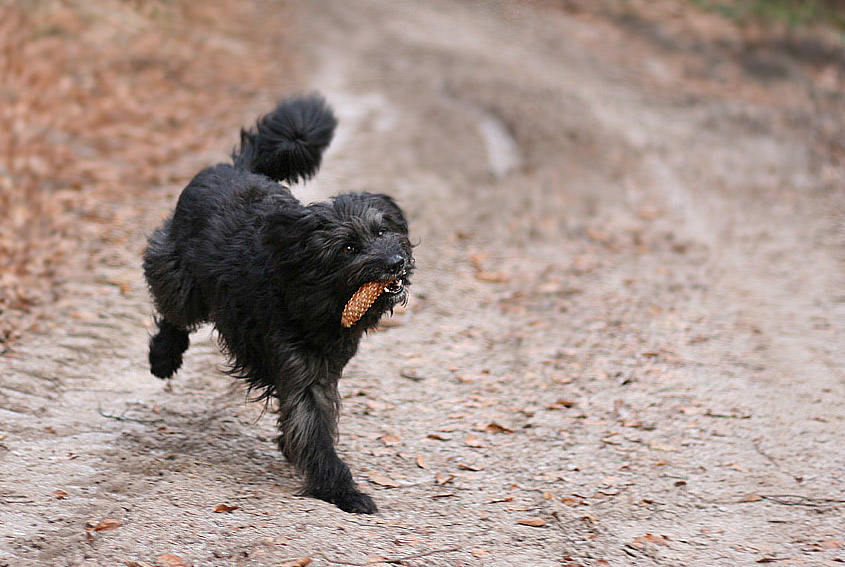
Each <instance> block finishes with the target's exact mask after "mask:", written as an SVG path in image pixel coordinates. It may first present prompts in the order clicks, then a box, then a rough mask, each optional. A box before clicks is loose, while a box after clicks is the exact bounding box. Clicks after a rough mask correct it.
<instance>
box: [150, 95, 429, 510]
mask: <svg viewBox="0 0 845 567" xmlns="http://www.w3.org/2000/svg"><path fill="white" fill-rule="evenodd" d="M336 124H337V121H336V120H335V117H334V115H333V114H332V111H331V109H330V108H328V106H327V105H326V103H325V101H324V100H323V99H322V98H320V97H317V96H309V97H301V98H293V99H288V100H286V101H283V102H282V103H281V104H279V106H278V107H277V108H276V110H275V111H273V112H272V113H270V114H268V115H267V116H264V117H263V118H261V119H260V120H259V121H258V123H257V126H256V128H255V129H253V130H249V131H244V130H242V131H241V144H240V149H239V150H236V151H235V152H234V154H233V160H234V164H233V165H228V164H220V165H216V166H214V167H210V168H208V169H205V170H204V171H202V172H200V173H199V174H198V175H197V176H196V177H194V179H193V180H192V181H191V182H190V183H189V184H188V186H187V187H186V188H185V189H184V190H183V191H182V194H181V195H180V197H179V201H178V203H177V204H176V210H175V212H174V213H173V216H172V217H171V218H170V219H168V220H167V221H166V222H165V223H164V226H162V227H161V228H159V229H158V230H156V231H155V233H153V235H152V236H151V237H150V241H149V246H148V248H147V250H146V252H145V255H144V273H145V275H146V278H147V282H148V284H149V287H150V290H151V292H152V296H153V299H154V302H155V306H156V309H157V310H158V313H159V314H160V317H158V318H157V320H156V322H157V324H158V333H157V334H156V335H155V336H153V338H152V339H151V341H150V365H151V371H152V373H153V374H154V375H155V376H158V377H159V378H169V377H170V376H172V375H173V374H174V373H175V372H176V371H177V370H178V369H179V367H180V366H181V364H182V353H183V352H185V350H186V349H187V348H188V343H189V339H188V336H189V334H190V333H191V332H192V331H194V330H196V328H197V327H198V326H199V325H200V324H202V323H205V322H211V323H213V324H214V326H215V327H216V328H217V331H218V332H219V336H220V342H221V345H222V347H223V349H224V350H225V352H226V353H227V354H228V356H229V358H230V361H231V365H232V370H231V372H232V374H234V375H235V376H237V377H240V378H243V379H245V380H247V382H248V383H249V386H250V388H253V389H257V391H258V392H260V396H259V398H262V399H268V398H270V397H275V398H276V399H277V400H278V412H279V418H278V425H279V430H280V432H281V434H280V436H279V448H280V449H281V451H282V452H283V453H284V455H285V457H287V459H288V461H290V462H291V463H292V464H293V465H294V466H295V467H296V469H297V470H298V471H299V472H300V473H301V474H302V475H303V476H304V479H305V489H304V491H305V493H306V494H309V495H311V496H314V497H316V498H319V499H322V500H325V501H327V502H332V503H334V504H336V505H337V506H338V507H340V508H341V509H342V510H345V511H347V512H357V513H365V514H370V513H373V512H375V511H376V505H375V503H374V502H373V500H372V498H370V497H369V496H368V495H366V494H364V493H362V492H360V491H359V490H358V488H357V487H356V485H355V482H354V481H353V480H352V475H351V474H350V472H349V468H348V467H347V466H346V464H345V463H344V462H343V461H342V460H341V459H340V457H338V455H337V453H336V452H335V449H334V438H335V436H336V432H337V418H338V410H339V406H340V398H339V396H338V391H337V383H338V380H339V379H340V377H341V373H342V371H343V367H344V366H345V365H346V363H347V362H349V360H350V359H351V358H352V356H353V355H354V354H355V351H356V350H357V348H358V343H359V341H360V340H361V337H362V335H363V334H364V333H365V332H366V331H367V330H368V329H372V328H373V327H374V326H375V325H376V324H377V323H378V320H379V318H380V317H381V316H382V315H383V314H385V313H386V312H388V311H391V310H392V309H393V308H394V307H395V306H396V305H397V304H400V303H404V302H405V301H406V300H407V291H406V287H407V286H408V285H409V283H410V282H409V277H410V275H411V272H412V271H413V268H414V260H413V256H412V254H411V243H410V242H409V240H408V225H407V222H406V221H405V217H404V215H403V214H402V211H401V210H400V209H399V207H398V206H397V205H396V203H395V202H394V201H393V200H392V199H391V198H390V197H388V196H386V195H380V194H371V193H345V194H341V195H338V196H336V197H334V198H333V199H332V200H331V201H330V202H321V203H314V204H310V205H303V204H302V203H300V202H299V201H298V200H297V199H296V198H295V197H294V196H293V195H292V194H291V192H290V190H289V189H288V188H287V187H285V186H283V185H281V184H280V183H278V182H279V181H282V182H295V181H297V180H305V179H308V178H310V177H311V176H312V175H314V173H316V171H317V169H318V168H319V165H320V161H321V158H322V153H323V150H325V148H326V147H327V146H328V145H329V142H330V141H331V138H332V135H333V133H334V128H335V126H336ZM368 282H381V283H382V284H385V286H386V287H385V288H384V291H383V292H382V293H381V295H380V296H379V297H378V298H377V299H376V301H375V303H373V305H372V306H371V307H370V308H369V309H368V310H367V311H366V313H365V314H364V316H363V317H362V318H361V319H360V320H359V321H357V322H356V323H354V324H352V325H351V326H346V325H343V324H341V315H342V313H343V311H344V306H345V305H346V303H347V301H348V300H349V299H350V298H351V297H352V296H353V295H354V294H355V292H356V291H357V290H358V289H359V288H360V287H361V286H362V285H363V284H365V283H368ZM348 324H349V323H348V322H347V325H348Z"/></svg>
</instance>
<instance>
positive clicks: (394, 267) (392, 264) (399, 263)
mask: <svg viewBox="0 0 845 567" xmlns="http://www.w3.org/2000/svg"><path fill="white" fill-rule="evenodd" d="M404 266H405V258H403V257H402V256H400V255H399V254H396V255H395V256H392V257H390V259H388V260H387V269H388V270H390V271H391V272H398V271H400V270H401V269H402V268H403V267H404Z"/></svg>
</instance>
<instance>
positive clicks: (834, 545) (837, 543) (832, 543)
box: [819, 538, 845, 549]
mask: <svg viewBox="0 0 845 567" xmlns="http://www.w3.org/2000/svg"><path fill="white" fill-rule="evenodd" d="M843 545H845V544H843V542H842V540H841V539H836V538H831V539H827V540H825V541H823V542H821V543H820V544H819V548H820V549H839V548H841V547H843Z"/></svg>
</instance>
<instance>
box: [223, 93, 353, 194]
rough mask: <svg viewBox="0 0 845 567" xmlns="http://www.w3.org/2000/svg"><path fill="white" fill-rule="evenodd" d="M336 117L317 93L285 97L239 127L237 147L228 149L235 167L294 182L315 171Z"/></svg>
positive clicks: (327, 142) (307, 176) (329, 140)
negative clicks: (245, 127) (248, 124)
mask: <svg viewBox="0 0 845 567" xmlns="http://www.w3.org/2000/svg"><path fill="white" fill-rule="evenodd" d="M335 126H337V119H336V118H335V117H334V114H333V113H332V110H331V108H329V106H328V104H326V101H325V99H323V97H321V96H319V95H309V96H301V97H294V98H288V99H285V100H283V101H282V102H280V103H279V105H278V106H277V107H276V110H274V111H273V112H271V113H269V114H267V115H265V116H263V117H261V118H259V120H258V122H257V124H256V125H255V128H253V129H250V130H241V147H240V149H239V150H238V149H236V150H235V151H234V152H233V153H232V159H233V160H234V163H235V167H240V168H243V169H246V170H248V171H251V172H253V173H261V174H263V175H266V176H267V177H270V178H272V179H275V180H276V181H287V182H291V183H295V182H296V181H298V180H300V179H301V180H303V181H304V180H306V179H309V178H310V177H311V176H313V175H314V174H315V173H317V169H319V167H320V160H321V159H322V157H323V151H324V150H325V149H326V148H327V147H328V145H329V143H330V142H331V141H332V135H333V134H334V129H335Z"/></svg>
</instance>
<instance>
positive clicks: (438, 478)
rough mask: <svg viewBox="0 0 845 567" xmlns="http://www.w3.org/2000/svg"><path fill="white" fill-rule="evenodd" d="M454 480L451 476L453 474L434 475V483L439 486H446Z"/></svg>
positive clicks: (453, 476)
mask: <svg viewBox="0 0 845 567" xmlns="http://www.w3.org/2000/svg"><path fill="white" fill-rule="evenodd" d="M454 478H455V475H453V474H443V473H437V474H436V475H434V482H436V483H437V484H438V485H440V486H443V485H444V484H446V483H447V482H450V481H451V480H452V479H454Z"/></svg>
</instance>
